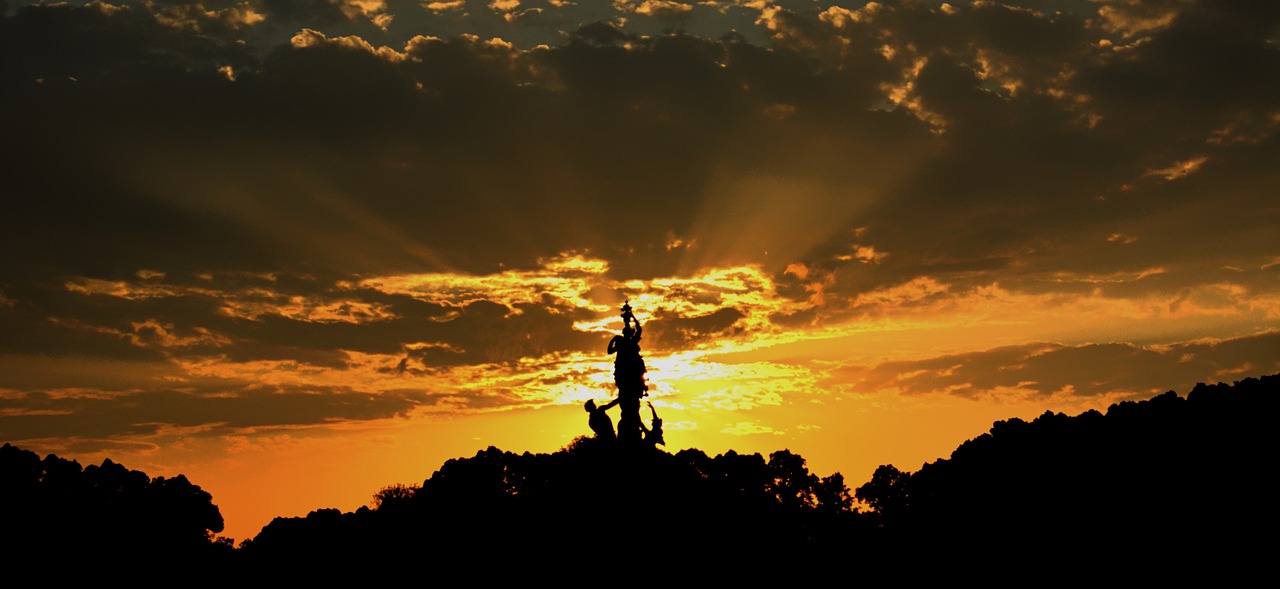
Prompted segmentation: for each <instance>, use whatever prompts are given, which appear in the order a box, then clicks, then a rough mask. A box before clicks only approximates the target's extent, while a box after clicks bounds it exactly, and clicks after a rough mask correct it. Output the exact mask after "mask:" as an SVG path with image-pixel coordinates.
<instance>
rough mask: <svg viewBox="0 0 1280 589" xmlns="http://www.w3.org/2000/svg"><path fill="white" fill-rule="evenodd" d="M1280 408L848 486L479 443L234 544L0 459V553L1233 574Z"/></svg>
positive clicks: (207, 565)
mask: <svg viewBox="0 0 1280 589" xmlns="http://www.w3.org/2000/svg"><path fill="white" fill-rule="evenodd" d="M1278 402H1280V375H1272V376H1266V377H1262V378H1258V379H1255V378H1250V379H1246V380H1243V381H1239V382H1236V383H1234V384H1232V385H1227V384H1216V385H1204V384H1201V385H1198V386H1196V387H1195V388H1194V389H1193V390H1191V391H1190V392H1188V393H1187V394H1186V395H1185V396H1179V395H1178V394H1176V393H1174V392H1173V391H1169V392H1166V393H1164V394H1162V395H1158V396H1156V397H1153V398H1151V399H1148V400H1145V401H1140V402H1124V403H1119V404H1115V405H1112V406H1111V407H1109V408H1108V410H1107V411H1106V412H1105V413H1102V412H1098V411H1089V412H1086V413H1083V414H1080V415H1076V416H1068V415H1064V414H1060V413H1057V414H1055V413H1051V412H1046V413H1045V414H1043V415H1041V416H1039V417H1037V418H1036V419H1034V420H1031V421H1024V420H1021V419H1010V420H1006V421H998V422H996V423H994V424H993V425H992V427H991V429H990V431H989V432H988V433H985V434H983V435H981V436H979V437H977V438H975V439H972V440H969V441H967V442H965V443H964V444H961V445H960V446H959V447H958V448H956V449H955V451H954V452H952V453H951V455H950V456H949V457H947V458H940V459H938V460H936V461H934V462H932V463H929V464H925V465H923V466H922V467H921V468H920V470H919V471H917V472H914V473H912V472H904V471H902V470H899V469H898V468H896V467H895V466H893V465H884V466H881V467H880V468H879V469H878V470H877V471H876V472H875V474H874V475H873V477H872V480H870V481H866V482H865V483H863V484H861V485H859V486H857V487H856V488H854V489H850V487H849V486H847V484H846V481H845V480H844V478H843V477H842V476H841V475H840V473H833V474H831V475H829V476H825V477H823V476H818V475H816V474H813V473H810V472H809V470H808V468H807V466H806V463H805V460H804V458H803V457H802V456H800V455H798V454H794V453H792V452H790V451H789V450H779V451H777V452H774V453H771V454H770V455H769V456H768V457H765V456H761V455H759V454H738V453H736V452H732V451H730V452H727V453H725V454H721V455H717V456H708V455H706V454H705V453H703V452H701V451H698V450H692V449H690V450H682V451H680V452H677V453H674V454H672V453H669V452H666V451H663V450H661V449H659V448H653V447H649V448H635V449H631V450H625V449H621V448H618V447H615V446H614V445H612V444H609V443H607V442H604V441H601V440H596V439H594V438H585V437H584V438H578V439H576V440H575V441H574V442H573V443H571V444H569V445H568V446H566V447H565V448H563V449H561V450H558V451H556V452H553V453H549V454H533V453H529V452H524V453H515V452H510V451H503V450H500V449H498V448H493V447H490V448H486V449H484V450H481V451H479V452H477V453H476V455H474V456H472V457H467V458H456V459H452V460H449V461H447V462H445V463H444V464H443V465H441V467H440V468H439V469H438V470H436V471H435V472H434V473H433V474H431V476H429V477H427V478H426V479H425V480H424V481H423V482H422V484H421V485H392V486H388V487H385V488H383V489H380V490H377V491H376V492H375V493H374V494H373V495H374V501H373V506H372V507H362V508H360V509H358V510H356V511H354V512H341V511H339V510H336V509H317V510H315V511H313V512H311V513H310V514H308V515H307V516H306V517H299V518H276V519H275V520H273V521H272V522H271V523H270V524H269V525H267V526H266V527H264V528H263V529H262V531H261V532H260V533H259V534H258V535H257V536H255V537H254V538H252V539H249V540H247V541H245V542H243V543H242V544H241V545H240V546H239V547H233V546H231V545H230V542H229V541H227V540H225V539H220V538H218V537H217V536H216V533H217V532H220V531H221V528H222V518H221V515H220V514H219V513H218V510H217V507H216V505H215V504H214V503H213V498H212V497H210V496H209V494H208V493H205V492H204V491H202V490H201V489H200V488H199V487H198V486H196V485H193V484H191V483H190V482H189V481H187V480H186V479H185V478H184V477H181V476H179V477H174V478H173V479H164V478H163V477H159V478H155V479H151V478H148V477H147V476H146V475H145V474H143V473H140V472H137V471H129V470H127V469H125V468H124V467H123V466H121V465H118V464H116V463H113V462H111V461H110V460H107V461H105V462H104V463H103V465H102V466H89V467H85V468H83V469H82V468H80V466H79V465H78V464H77V463H75V462H72V461H66V460H63V459H60V458H57V457H56V456H49V457H46V458H44V459H43V460H42V459H39V458H38V457H36V455H34V454H33V453H30V452H27V451H24V450H21V449H18V448H15V447H13V446H10V445H7V444H6V445H5V446H4V447H3V448H2V449H0V473H2V474H3V476H2V477H0V480H2V481H3V485H0V514H3V516H2V517H3V520H2V521H3V524H4V525H3V526H0V530H3V531H2V532H0V534H3V539H2V541H3V548H4V553H5V554H6V555H8V556H10V557H17V558H20V559H23V560H22V561H25V562H56V561H59V560H67V559H71V560H77V561H79V562H94V563H98V564H102V565H119V566H125V567H143V568H147V567H150V568H152V569H154V567H156V566H163V565H181V569H180V570H185V571H191V570H202V571H207V574H203V575H201V576H200V579H201V580H203V581H206V582H212V581H215V580H230V579H234V578H235V577H237V576H239V575H245V574H252V575H269V576H274V575H287V576H288V577H289V578H292V579H298V578H302V577H305V576H309V575H316V576H319V577H332V576H333V575H348V574H349V575H362V576H367V575H373V574H377V573H389V572H395V571H401V570H430V571H433V572H434V573H438V574H446V573H473V574H482V575H485V576H486V577H487V578H495V576H506V577H510V578H512V579H513V580H518V579H519V578H524V577H528V576H531V575H532V576H546V575H547V574H549V571H563V572H564V573H565V574H567V575H570V577H573V578H577V577H576V576H577V575H589V574H605V573H609V574H612V573H610V571H616V570H617V568H618V567H624V568H627V570H632V569H634V570H636V571H638V572H643V571H648V573H646V574H653V575H658V574H662V573H663V572H664V571H667V572H668V573H669V574H675V571H685V569H688V572H682V573H681V574H685V575H695V576H699V577H701V576H706V577H707V578H713V577H714V578H718V579H725V578H728V577H733V576H738V577H740V578H742V579H748V580H750V579H760V578H761V577H760V575H767V576H776V575H781V574H793V573H796V572H797V571H808V572H817V571H822V570H831V571H845V572H847V573H849V574H852V575H853V576H863V577H868V578H871V577H880V578H883V577H884V576H885V575H889V576H893V575H898V574H904V573H907V572H909V573H910V575H912V576H913V577H914V578H928V577H935V576H948V577H950V576H954V575H966V576H982V572H983V571H987V572H994V571H1000V572H1002V573H1003V574H1028V575H1052V576H1054V577H1058V578H1061V577H1063V576H1072V575H1078V576H1093V575H1101V574H1109V575H1115V574H1122V575H1128V576H1131V577H1133V578H1139V577H1140V578H1143V579H1148V580H1149V579H1153V578H1157V577H1161V576H1166V577H1171V578H1173V577H1176V576H1178V575H1184V574H1194V573H1199V574H1213V575H1214V576H1215V577H1222V576H1224V575H1234V574H1240V575H1243V574H1246V573H1248V572H1250V571H1254V570H1257V569H1258V568H1260V567H1261V566H1262V563H1265V562H1266V554H1265V552H1264V550H1263V548H1264V547H1265V546H1266V544H1265V543H1258V542H1257V541H1256V540H1255V538H1256V537H1258V536H1259V535H1261V534H1264V533H1265V532H1267V531H1270V530H1271V529H1272V528H1273V527H1274V526H1275V524H1276V522H1277V513H1276V511H1277V508H1276V503H1275V500H1274V499H1273V498H1272V497H1271V493H1270V489H1272V488H1273V487H1272V486H1271V485H1272V483H1271V473H1270V471H1271V469H1272V466H1273V465H1274V464H1275V460H1276V457H1277V452H1276V451H1277V448H1278V445H1277V439H1276V434H1275V432H1276V428H1275V426H1274V423H1273V420H1274V419H1275V415H1276V412H1275V409H1276V405H1277V403H1278ZM548 567H549V568H548ZM708 567H709V568H708ZM1117 571H1119V573H1117ZM566 578H569V577H566ZM798 578H804V577H798Z"/></svg>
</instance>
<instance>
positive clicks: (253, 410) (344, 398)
mask: <svg viewBox="0 0 1280 589" xmlns="http://www.w3.org/2000/svg"><path fill="white" fill-rule="evenodd" d="M237 393H238V394H221V395H207V394H197V393H187V392H179V391H172V390H169V391H166V390H157V391H147V392H141V393H125V394H120V395H110V396H102V395H57V396H53V395H49V394H44V393H40V392H32V393H28V394H26V395H24V396H22V397H5V398H3V399H0V407H2V408H3V409H4V411H0V437H3V438H4V439H6V440H13V441H22V440H31V439H41V438H49V437H65V438H79V439H80V440H81V442H82V443H89V441H90V440H97V439H108V438H130V437H150V436H155V435H157V434H167V433H169V430H173V429H175V428H176V429H178V430H182V429H184V428H195V429H197V430H207V429H208V428H213V429H214V430H217V431H219V432H224V433H225V432H233V431H238V430H244V429H255V428H268V427H271V428H277V427H299V426H318V425H325V424H332V423H336V422H342V421H363V420H369V419H384V418H389V417H396V416H403V415H405V414H406V413H407V412H408V411H410V410H412V409H413V408H414V407H417V406H419V405H422V404H424V403H426V402H427V400H428V398H429V397H430V395H429V394H428V393H426V392H422V391H399V392H384V393H380V394H376V395H371V394H368V393H365V392H357V391H352V390H347V389H343V388H341V387H330V388H307V389H305V390H280V389H277V388H274V387H262V386H254V387H252V388H248V389H244V390H241V391H238V392H237Z"/></svg>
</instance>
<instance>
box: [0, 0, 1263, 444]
mask: <svg viewBox="0 0 1280 589" xmlns="http://www.w3.org/2000/svg"><path fill="white" fill-rule="evenodd" d="M1019 4H1025V5H1026V6H1020V5H1019ZM1050 7H1052V8H1053V9H1052V10H1051V9H1050ZM1278 22H1280V10H1278V9H1276V8H1274V7H1272V6H1271V5H1270V4H1267V3H1240V4H1233V5H1230V6H1228V5H1222V4H1220V3H1211V2H1191V1H1188V2H1182V1H1177V2H1145V3H1135V2H1127V1H1125V2H1119V1H1117V2H1092V3H1077V2H1054V3H1044V2H1036V3H1031V2H1025V3H1004V4H998V3H991V2H979V3H972V4H965V5H960V4H959V3H957V4H956V5H931V4H926V3H917V2H896V1H891V2H877V3H867V4H866V5H865V6H861V7H858V8H853V7H851V6H846V5H843V4H837V3H834V2H808V1H807V0H806V1H787V2H712V3H708V2H701V3H692V2H685V3H681V2H616V3H586V2H578V3H569V2H560V1H541V0H528V1H526V0H521V1H520V2H514V1H510V2H491V1H485V2H470V1H469V2H459V3H429V4H426V5H423V4H422V3H419V2H410V1H405V0H386V1H361V2H336V3H335V2H317V1H311V0H265V1H263V2H241V1H234V0H228V1H224V2H213V3H203V4H196V3H190V2H184V1H181V0H174V1H164V2H148V3H136V2H121V3H119V4H116V3H103V2H92V3H87V4H56V5H55V4H39V3H30V2H15V3H10V4H8V5H6V8H5V10H4V11H3V13H0V54H3V55H4V59H3V60H0V88H3V90H0V106H3V107H4V108H5V110H6V112H10V113H21V116H12V117H8V118H6V119H5V121H3V122H2V123H0V132H3V134H4V136H5V137H6V139H7V141H6V146H7V147H5V148H3V152H2V153H0V155H2V156H3V157H0V162H2V163H0V171H2V172H3V174H0V178H3V180H0V182H2V183H3V190H4V193H5V194H6V198H7V202H10V203H12V204H11V207H10V210H11V214H7V215H4V216H3V218H0V240H2V241H0V243H3V246H4V251H5V252H6V256H5V257H4V258H3V259H0V277H3V278H0V327H2V328H3V329H0V364H2V365H4V366H8V367H11V368H12V370H8V371H3V373H4V374H5V375H6V376H5V377H4V378H3V379H0V387H3V388H4V390H5V391H7V392H6V397H5V399H6V403H8V405H7V407H6V411H8V412H9V413H8V414H6V415H9V416H11V417H12V418H13V419H15V420H17V421H13V422H11V423H13V424H21V425H11V426H8V427H11V428H13V429H12V430H11V431H14V432H18V431H21V432H24V433H23V434H22V435H37V434H39V433H40V430H41V429H42V428H46V427H47V428H49V431H55V430H56V431H70V430H66V429H65V428H64V426H63V425H59V424H79V423H80V422H79V421H78V420H80V419H86V420H87V419H90V418H89V417H81V416H83V415H95V416H99V417H97V418H94V419H99V418H100V419H101V422H102V423H104V424H112V425H111V426H110V427H107V426H105V425H104V426H103V427H104V428H106V429H103V430H102V431H98V432H96V433H95V434H94V435H95V436H96V435H99V434H100V435H101V436H113V435H120V436H138V437H139V439H143V438H154V437H155V436H160V435H163V434H162V433H161V432H164V431H176V430H173V429H166V428H178V429H184V430H189V431H196V430H200V431H206V430H202V429H201V428H212V429H208V430H207V431H215V430H216V431H219V432H224V431H227V430H236V429H252V428H271V427H280V428H287V427H301V426H316V427H322V426H323V425H324V424H326V423H329V422H330V421H328V420H338V421H341V420H342V419H343V418H344V415H347V414H346V413H344V412H349V417H350V419H353V420H375V419H390V418H392V417H393V416H403V415H410V414H412V415H418V414H419V413H430V412H437V413H447V412H460V413H462V412H478V411H492V410H501V409H503V408H517V407H529V406H541V405H545V404H555V403H562V402H568V401H567V400H570V399H580V398H583V397H590V396H592V395H596V394H598V393H599V392H600V390H601V387H606V388H607V380H608V379H607V374H605V375H604V376H601V374H603V373H605V372H606V371H607V360H604V359H602V358H601V357H600V356H601V355H602V348H603V342H604V341H607V338H605V336H606V335H607V334H608V332H611V331H614V330H616V327H617V323H618V320H617V318H616V308H617V306H618V305H619V304H621V303H622V302H623V301H627V300H630V301H631V302H632V304H633V305H635V306H636V308H637V309H638V312H640V313H641V314H642V319H643V320H644V321H645V326H646V333H645V342H646V343H645V345H646V354H648V356H647V359H649V360H650V361H651V366H652V368H653V369H654V373H653V374H652V375H651V376H652V377H653V378H654V379H655V381H657V382H660V383H661V385H662V386H663V387H666V388H665V389H660V390H661V392H662V393H663V394H669V395H670V396H671V398H677V397H678V398H680V399H681V401H682V402H684V403H686V404H687V406H689V407H694V401H695V400H697V402H698V403H701V405H699V406H698V407H697V410H735V411H738V410H741V411H747V410H750V409H753V408H756V407H759V406H762V405H769V406H773V405H772V404H775V403H777V404H785V403H787V402H788V400H789V399H791V398H802V397H803V396H804V395H806V394H809V393H808V391H812V390H813V386H815V385H814V383H817V382H819V381H820V380H822V379H824V378H833V377H832V375H837V376H844V377H848V378H854V376H855V372H856V377H857V378H858V379H861V380H859V381H857V382H862V383H865V384H866V385H867V386H871V387H873V388H875V389H876V390H880V389H884V390H898V391H902V392H908V393H912V394H925V393H931V392H932V393H947V392H950V393H955V394H960V395H977V396H981V395H987V394H996V393H998V392H1001V391H1003V392H1005V393H1010V394H1018V395H1033V396H1035V395H1041V396H1043V395H1054V394H1060V395H1076V396H1084V397H1088V396H1106V395H1110V394H1118V395H1130V394H1139V393H1141V392H1142V391H1143V390H1147V389H1149V388H1150V386H1151V385H1150V384H1147V385H1143V384H1142V382H1144V381H1143V380H1142V379H1143V378H1147V377H1150V376H1151V375H1156V374H1160V372H1161V371H1167V372H1166V373H1167V374H1168V375H1171V376H1169V379H1170V380H1172V379H1174V378H1175V376H1176V378H1179V379H1184V378H1193V377H1194V378H1207V377H1204V376H1194V375H1204V374H1210V373H1213V374H1216V373H1223V374H1233V373H1235V372H1239V371H1249V370H1254V371H1265V370H1270V369H1271V368H1268V367H1274V361H1272V360H1269V359H1268V358H1266V357H1264V356H1262V355H1260V354H1259V353H1258V352H1257V347H1256V346H1254V345H1253V344H1254V343H1257V342H1269V341H1270V340H1267V339H1266V337H1269V336H1258V335H1253V334H1257V333H1270V331H1269V330H1274V329H1276V328H1277V327H1280V324H1278V322H1280V311H1278V309H1280V303H1278V302H1277V299H1276V297H1275V296H1274V295H1273V294H1271V292H1272V291H1273V290H1274V288H1273V285H1274V282H1275V272H1276V268H1277V266H1276V265H1275V260H1276V259H1277V257H1278V256H1280V238H1278V237H1277V233H1276V232H1275V230H1274V227H1275V226H1276V223H1277V222H1278V221H1280V219H1278V218H1277V212H1276V209H1275V206H1274V203H1272V202H1271V201H1272V200H1273V193H1274V187H1275V186H1276V185H1277V182H1280V171H1277V169H1276V167H1275V166H1274V165H1273V164H1274V160H1275V153H1276V149H1277V144H1276V141H1277V134H1276V131H1277V129H1280V124H1278V123H1277V121H1280V115H1277V113H1280V108H1278V107H1277V105H1276V103H1275V96H1277V95H1280V88H1278V87H1277V84H1278V83H1280V82H1277V80H1280V54H1278V53H1277V52H1276V49H1275V43H1274V39H1275V30H1276V24H1277V23H1278ZM966 328H972V329H974V330H975V332H974V333H977V334H978V336H973V335H968V336H965V337H969V338H970V341H961V342H960V343H956V342H957V341H959V338H961V335H958V334H961V332H962V331H963V329H966ZM929 329H935V330H938V331H935V332H932V333H939V332H945V334H946V335H945V337H941V336H940V339H943V340H945V341H937V340H934V339H931V338H929V337H922V338H919V339H917V340H915V341H913V342H912V343H911V344H910V346H907V345H906V344H903V345H902V347H900V348H896V349H895V352H896V353H899V354H900V355H901V356H900V357H897V358H896V359H888V358H882V359H881V360H883V361H871V360H868V358H872V352H870V351H868V350H867V349H863V348H859V349H856V350H850V351H848V353H847V354H846V356H845V357H843V358H841V359H839V361H838V362H837V361H836V360H831V361H832V362H836V364H830V365H828V364H822V365H817V364H806V363H804V362H801V361H798V360H797V359H796V358H795V357H790V358H782V359H781V360H778V359H776V358H775V359H773V360H778V361H773V360H769V361H765V360H760V359H759V358H755V359H741V358H738V359H736V360H733V361H730V358H733V356H732V354H734V353H738V354H761V355H764V354H766V350H767V349H771V348H774V347H776V348H779V349H784V348H788V346H797V347H803V346H811V347H810V348H804V349H819V350H820V351H821V352H822V353H823V354H824V355H823V358H824V359H826V360H824V361H827V360H830V358H829V356H827V355H825V354H829V353H830V352H828V351H827V350H825V349H822V347H821V346H820V345H819V343H818V342H826V341H828V340H839V341H845V340H847V339H849V338H852V339H855V340H856V339H857V338H858V337H863V336H862V335H861V334H868V333H878V334H881V335H882V336H883V337H884V338H886V339H887V340H892V341H896V340H895V339H894V338H896V337H899V336H898V335H896V334H906V333H920V332H918V331H915V330H926V331H927V330H929ZM1107 330H1113V331H1111V332H1108V331H1107ZM1206 335H1207V336H1211V337H1214V338H1217V339H1218V340H1220V341H1221V342H1223V343H1220V344H1217V345H1209V344H1195V343H1188V341H1189V340H1192V339H1194V338H1198V337H1204V336H1206ZM979 336H980V339H977V341H973V338H975V337H979ZM1246 336H1249V337H1256V338H1262V339H1257V340H1255V339H1249V337H1246ZM901 337H903V338H905V337H906V336H901ZM947 338H956V339H947ZM985 338H990V339H985ZM1044 342H1057V343H1044ZM1226 342H1237V343H1231V344H1228V343H1226ZM944 343H945V344H946V345H943V344H944ZM948 346H950V347H949V348H948ZM1160 346H1174V347H1177V349H1176V350H1175V349H1173V348H1162V347H1160ZM908 347H909V348H910V349H909V350H908ZM1228 352H1229V353H1228ZM776 354H777V355H779V356H781V355H782V354H783V352H782V351H778V352H776ZM885 354H888V352H885ZM1184 358H1185V359H1186V360H1185V361H1183V360H1182V359H1184ZM782 360H785V361H782ZM840 363H844V364H848V365H851V366H855V367H859V368H858V369H857V370H856V371H855V372H850V373H846V372H841V371H839V370H836V371H835V372H831V370H833V369H832V368H831V366H836V365H838V364H840ZM600 364H604V365H605V368H604V369H601V366H600ZM1078 366H1083V367H1084V368H1080V370H1081V371H1082V374H1087V375H1089V378H1084V377H1078V378H1066V377H1063V376H1061V374H1059V375H1057V376H1054V374H1055V371H1061V372H1063V373H1066V372H1070V371H1071V370H1073V369H1074V368H1075V367H1078ZM1090 367H1093V368H1090ZM1104 368H1105V369H1106V371H1104ZM1107 371H1110V372H1107ZM1233 371H1234V372H1233ZM753 374H754V375H755V376H752V375H753ZM753 379H761V380H760V382H763V381H765V380H767V381H768V382H769V383H770V385H769V386H773V385H774V384H776V385H777V386H776V387H775V388H768V387H767V386H765V385H761V384H760V382H757V381H756V380H753ZM836 380H839V379H836ZM1146 382H1148V383H1149V382H1153V381H1146ZM1158 382H1166V381H1158ZM253 383H269V385H270V386H271V387H277V389H276V390H277V392H278V393H279V395H281V400H280V403H281V405H279V406H274V405H269V403H268V402H267V401H264V400H262V399H259V398H258V393H257V392H255V391H254V390H253V389H252V388H251V385H252V384H253ZM848 384H849V383H848V382H843V383H842V384H840V386H845V385H848ZM1184 384H1185V383H1181V382H1178V383H1171V384H1170V385H1169V387H1168V388H1174V389H1177V390H1185V389H1186V387H1185V386H1183V385H1184ZM1175 385H1176V386H1175ZM1144 387H1145V388H1144ZM766 390H767V391H769V392H768V393H765V392H763V391H766ZM842 390H843V389H842ZM307 391H319V393H317V394H316V396H315V397H314V398H311V397H308V396H307V395H308V393H307ZM40 394H47V395H49V397H47V398H46V397H41V396H40ZM180 399H187V400H191V399H195V400H194V401H192V402H193V403H194V405H195V407H198V408H199V411H198V412H195V410H194V409H193V413H192V414H191V415H192V416H193V417H191V418H190V419H183V418H182V416H181V415H177V414H176V413H178V412H180V410H179V409H178V407H179V404H177V403H176V401H175V400H180ZM215 399H220V400H215ZM137 403H144V404H148V405H154V406H155V407H157V409H156V410H155V413H154V414H152V413H146V411H148V410H149V409H147V408H145V407H144V408H136V409H135V408H134V407H133V405H135V404H137ZM256 403H260V404H261V405H262V407H261V408H259V406H258V405H256ZM289 403H296V404H297V407H298V410H297V411H298V413H297V415H300V416H303V417H300V418H299V419H298V421H296V422H291V421H289V420H287V419H285V418H283V417H275V418H268V417H264V418H263V419H262V420H261V421H260V422H257V421H252V420H243V419H242V420H236V419H232V418H231V417H230V416H229V414H231V413H234V411H239V410H244V411H251V410H261V411H262V412H263V414H264V415H274V414H276V413H280V414H283V413H284V412H286V411H285V407H286V406H288V404H289ZM159 407H164V408H166V409H164V410H163V411H161V410H160V409H158V408H159ZM166 412H174V413H175V415H169V414H168V413H166ZM224 414H228V415H224ZM195 415H199V417H194V416H195ZM5 419H8V417H6V418H5ZM136 424H150V425H137V426H136V427H135V425H136ZM155 424H162V425H155ZM219 424H221V425H219ZM112 432H115V433H112ZM100 441H101V443H108V441H106V440H105V439H102V440H100ZM111 443H115V441H112V442H111Z"/></svg>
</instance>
